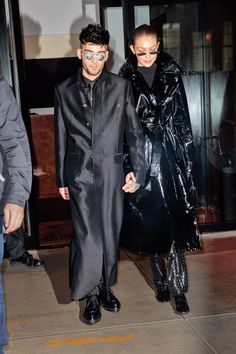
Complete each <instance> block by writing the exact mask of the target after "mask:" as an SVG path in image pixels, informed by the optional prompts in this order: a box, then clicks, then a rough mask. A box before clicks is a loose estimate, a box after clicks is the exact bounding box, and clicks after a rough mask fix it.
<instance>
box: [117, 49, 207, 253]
mask: <svg viewBox="0 0 236 354" xmlns="http://www.w3.org/2000/svg"><path fill="white" fill-rule="evenodd" d="M156 64H157V69H156V73H155V77H154V81H153V84H152V88H151V89H150V88H149V86H148V84H147V83H146V81H145V80H144V78H143V76H142V75H141V73H139V72H138V71H137V69H136V67H137V66H136V58H135V57H134V56H131V57H130V58H128V59H127V60H126V62H125V63H124V65H123V67H122V68H121V70H120V75H121V76H122V77H125V78H127V79H129V80H130V81H131V82H132V86H133V92H134V98H135V104H136V111H137V112H138V115H139V118H140V122H141V125H142V127H143V131H144V133H145V158H146V161H147V164H148V173H147V178H146V184H145V187H144V188H140V189H139V190H138V191H137V192H136V193H135V194H133V195H132V194H130V195H129V196H127V197H126V199H125V211H124V220H123V227H122V233H121V245H122V246H124V247H127V248H129V249H132V250H135V251H138V252H140V253H148V254H150V253H151V254H152V253H156V252H169V250H170V247H171V244H172V242H173V241H175V243H176V245H177V246H178V247H180V248H181V249H183V250H196V249H199V248H200V245H199V231H198V227H197V222H196V217H195V211H194V206H193V200H192V191H193V190H194V186H193V181H192V177H191V173H192V167H193V160H194V146H193V136H192V130H191V124H190V117H189V112H188V105H187V99H186V94H185V91H184V87H183V83H182V79H181V71H180V67H179V66H178V64H177V63H176V62H175V61H174V60H173V58H172V57H170V56H169V55H168V54H166V53H163V52H161V53H159V54H158V57H157V61H156ZM126 160H127V161H126V167H129V166H128V165H129V158H128V154H127V159H126Z"/></svg>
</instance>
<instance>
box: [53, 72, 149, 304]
mask: <svg viewBox="0 0 236 354" xmlns="http://www.w3.org/2000/svg"><path fill="white" fill-rule="evenodd" d="M124 132H125V135H126V138H127V141H128V143H129V148H130V155H131V160H132V164H133V168H134V173H135V175H136V177H137V181H138V182H139V183H140V184H144V181H145V175H146V163H145V156H144V137H143V132H142V129H141V126H140V123H139V119H138V116H137V114H136V112H135V109H134V102H133V94H132V88H131V85H130V83H129V82H128V81H127V80H124V79H122V78H120V77H119V76H117V75H114V74H111V73H108V72H106V71H105V72H103V74H102V75H101V77H100V78H99V79H98V80H97V82H96V84H95V85H94V88H93V105H92V107H91V104H90V101H89V99H88V97H87V95H86V93H85V89H84V85H83V81H82V79H81V70H79V72H78V73H77V74H76V75H75V76H74V77H71V78H69V79H67V80H66V81H64V82H63V83H61V84H59V85H58V86H57V87H56V90H55V138H56V171H57V184H58V187H65V186H67V187H69V192H70V197H71V200H70V201H71V211H72V220H73V226H74V231H73V237H72V242H71V248H70V286H71V290H72V294H71V295H72V299H81V298H83V297H84V296H85V295H87V294H88V293H89V292H90V291H91V290H92V289H93V288H94V287H95V286H96V285H97V284H98V283H99V282H100V280H101V277H102V272H103V271H104V273H105V278H106V279H105V280H106V283H107V286H109V287H110V286H112V285H113V284H114V283H115V282H116V279H117V253H118V245H119V235H120V228H121V224H122V216H123V191H122V189H121V187H122V185H123V184H124V171H123V136H124ZM103 266H104V267H103Z"/></svg>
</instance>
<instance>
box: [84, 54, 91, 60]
mask: <svg viewBox="0 0 236 354" xmlns="http://www.w3.org/2000/svg"><path fill="white" fill-rule="evenodd" d="M84 57H85V59H87V60H92V59H93V53H91V52H87V53H85V55H84Z"/></svg>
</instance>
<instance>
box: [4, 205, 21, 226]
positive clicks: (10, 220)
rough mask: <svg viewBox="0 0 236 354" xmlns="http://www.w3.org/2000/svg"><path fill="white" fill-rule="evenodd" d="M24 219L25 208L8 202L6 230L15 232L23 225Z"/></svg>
mask: <svg viewBox="0 0 236 354" xmlns="http://www.w3.org/2000/svg"><path fill="white" fill-rule="evenodd" d="M23 219H24V208H23V207H22V206H20V205H17V204H12V203H8V204H6V206H5V208H4V226H5V232H6V233H9V232H13V231H15V230H17V229H19V227H21V224H22V221H23Z"/></svg>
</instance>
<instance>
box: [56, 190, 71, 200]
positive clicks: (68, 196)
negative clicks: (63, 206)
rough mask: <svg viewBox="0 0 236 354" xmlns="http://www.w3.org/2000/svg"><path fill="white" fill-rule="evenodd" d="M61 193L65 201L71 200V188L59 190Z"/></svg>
mask: <svg viewBox="0 0 236 354" xmlns="http://www.w3.org/2000/svg"><path fill="white" fill-rule="evenodd" d="M59 193H60V195H61V196H62V198H63V199H65V200H70V193H69V188H68V187H61V188H59Z"/></svg>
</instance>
